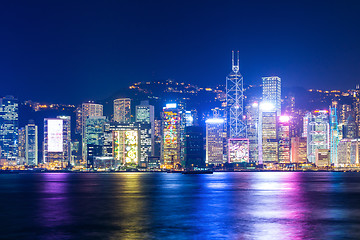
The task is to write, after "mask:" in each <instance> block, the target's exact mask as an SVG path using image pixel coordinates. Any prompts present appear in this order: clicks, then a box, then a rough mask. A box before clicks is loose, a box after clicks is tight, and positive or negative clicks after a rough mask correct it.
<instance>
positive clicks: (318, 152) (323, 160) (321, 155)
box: [315, 149, 331, 167]
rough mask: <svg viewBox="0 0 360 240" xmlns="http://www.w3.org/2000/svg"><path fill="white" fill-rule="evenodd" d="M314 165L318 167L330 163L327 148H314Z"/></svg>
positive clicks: (326, 165)
mask: <svg viewBox="0 0 360 240" xmlns="http://www.w3.org/2000/svg"><path fill="white" fill-rule="evenodd" d="M315 165H316V166H318V167H328V166H330V165H331V161H330V150H329V149H315Z"/></svg>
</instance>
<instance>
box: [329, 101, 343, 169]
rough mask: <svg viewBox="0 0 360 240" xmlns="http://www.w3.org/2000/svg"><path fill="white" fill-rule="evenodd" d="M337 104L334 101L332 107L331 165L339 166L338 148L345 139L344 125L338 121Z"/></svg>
mask: <svg viewBox="0 0 360 240" xmlns="http://www.w3.org/2000/svg"><path fill="white" fill-rule="evenodd" d="M336 107H337V102H335V101H333V102H332V106H331V107H330V119H329V120H330V159H331V163H334V164H337V156H338V153H337V147H338V143H339V141H340V140H341V139H343V123H341V124H338V119H337V108H336Z"/></svg>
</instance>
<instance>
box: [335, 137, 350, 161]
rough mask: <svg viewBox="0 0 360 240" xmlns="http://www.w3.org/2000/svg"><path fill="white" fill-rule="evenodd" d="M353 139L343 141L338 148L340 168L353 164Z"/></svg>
mask: <svg viewBox="0 0 360 240" xmlns="http://www.w3.org/2000/svg"><path fill="white" fill-rule="evenodd" d="M350 153H351V139H346V138H344V139H342V140H341V141H339V144H338V147H337V154H338V156H337V158H338V166H340V167H348V166H350V164H351V160H350V159H351V158H350V156H351V155H350Z"/></svg>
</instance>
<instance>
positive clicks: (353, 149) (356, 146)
mask: <svg viewBox="0 0 360 240" xmlns="http://www.w3.org/2000/svg"><path fill="white" fill-rule="evenodd" d="M350 164H351V165H353V166H354V165H356V166H359V164H360V138H357V139H351V146H350Z"/></svg>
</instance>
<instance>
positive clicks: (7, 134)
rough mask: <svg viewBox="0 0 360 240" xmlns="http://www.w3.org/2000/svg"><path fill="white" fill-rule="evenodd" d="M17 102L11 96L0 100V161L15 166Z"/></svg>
mask: <svg viewBox="0 0 360 240" xmlns="http://www.w3.org/2000/svg"><path fill="white" fill-rule="evenodd" d="M18 125H19V115H18V101H17V99H15V98H14V97H12V96H6V97H4V98H1V99H0V149H1V152H0V153H1V155H0V158H1V159H5V160H6V161H7V162H8V163H9V164H11V165H16V164H17V158H18V134H19V133H18Z"/></svg>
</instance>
